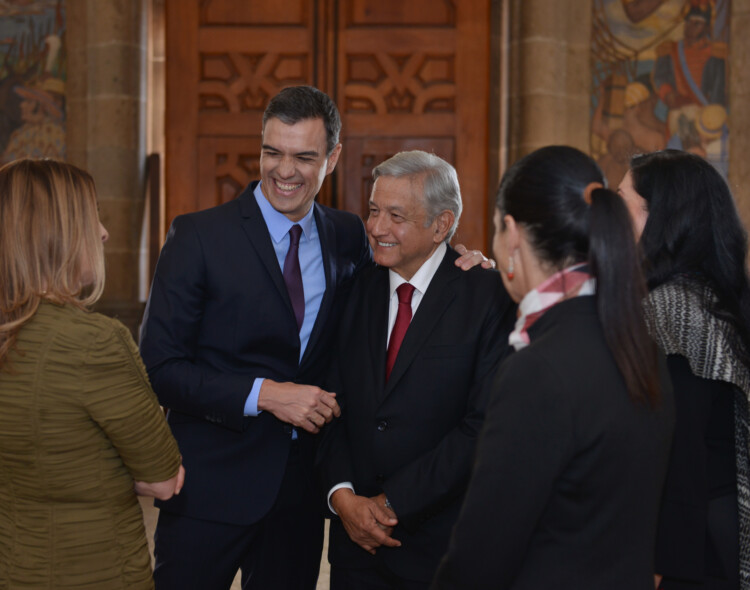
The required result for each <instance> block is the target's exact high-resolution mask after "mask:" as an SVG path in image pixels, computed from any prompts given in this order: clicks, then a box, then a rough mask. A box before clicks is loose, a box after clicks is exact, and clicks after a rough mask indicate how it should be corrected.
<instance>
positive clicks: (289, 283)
mask: <svg viewBox="0 0 750 590" xmlns="http://www.w3.org/2000/svg"><path fill="white" fill-rule="evenodd" d="M301 234H302V228H301V227H300V226H299V225H297V224H294V225H293V226H292V227H291V228H290V229H289V251H288V252H287V253H286V258H285V259H284V272H283V273H282V274H283V275H284V282H285V283H286V289H287V291H288V292H289V299H291V301H292V309H294V317H295V318H296V319H297V329H298V330H299V329H301V328H302V322H303V321H304V319H305V289H304V287H303V285H302V271H301V270H300V268H299V255H298V253H299V237H300V235H301Z"/></svg>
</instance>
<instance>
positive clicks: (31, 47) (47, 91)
mask: <svg viewBox="0 0 750 590" xmlns="http://www.w3.org/2000/svg"><path fill="white" fill-rule="evenodd" d="M65 33H66V26H65V1H64V0H0V163H5V162H9V161H11V160H15V159H18V158H23V157H33V158H39V157H47V158H55V159H65V126H64V121H65V79H66V73H67V72H66V70H67V55H66V51H65V41H64V39H65Z"/></svg>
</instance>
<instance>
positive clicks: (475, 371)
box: [317, 248, 515, 582]
mask: <svg viewBox="0 0 750 590" xmlns="http://www.w3.org/2000/svg"><path fill="white" fill-rule="evenodd" d="M457 257H458V255H457V254H456V252H455V251H454V250H452V249H450V248H449V249H448V251H447V252H446V255H445V257H444V259H443V261H442V262H441V264H440V266H439V267H438V270H437V272H436V273H435V276H434V277H433V278H432V281H431V282H430V286H429V287H428V289H427V292H426V293H425V294H424V297H423V299H422V301H421V303H420V305H419V307H418V308H417V312H416V314H415V315H414V317H413V319H412V321H411V324H410V325H409V329H408V330H407V332H406V336H405V337H404V340H403V343H402V345H401V348H400V350H399V353H398V357H397V358H396V362H395V365H394V367H393V371H392V372H391V376H390V379H389V380H388V381H387V382H386V380H385V364H386V362H385V359H386V339H387V336H388V334H387V331H388V305H389V280H388V270H387V269H386V268H383V267H373V268H372V269H369V270H367V271H365V272H364V273H362V274H361V275H360V277H358V279H357V281H356V282H355V286H354V287H353V290H352V294H351V296H350V298H349V302H348V305H347V308H346V311H345V312H344V315H343V317H342V320H341V325H340V329H339V337H338V341H337V354H336V356H335V358H334V362H333V368H332V374H331V380H330V387H331V390H332V391H336V394H337V396H338V397H337V399H338V400H339V403H340V404H341V408H342V410H341V411H342V415H341V418H339V419H338V420H334V421H333V422H332V423H331V424H329V425H328V426H327V427H326V432H325V433H324V437H323V441H322V443H321V446H320V448H319V449H318V458H317V461H318V469H319V475H320V476H321V478H322V483H323V486H324V488H325V489H326V490H329V489H330V488H331V487H332V486H334V485H336V484H338V483H341V482H345V481H350V482H352V483H353V484H354V490H355V492H356V493H357V494H359V495H362V496H375V495H377V494H379V493H381V492H385V494H386V496H387V497H388V499H389V501H390V502H391V504H392V505H393V508H394V510H395V511H396V515H397V516H398V519H399V524H398V525H397V526H396V528H395V530H394V533H393V536H394V537H395V538H397V539H399V540H400V541H401V542H402V546H401V547H398V548H395V549H391V548H386V547H381V548H379V549H378V550H377V556H375V557H374V556H372V555H370V554H369V553H367V552H366V551H365V550H364V549H362V548H361V547H359V546H358V545H356V544H355V543H354V542H352V541H351V540H350V539H349V537H348V535H347V534H346V531H345V530H344V528H343V525H342V524H341V521H339V520H338V519H336V518H335V519H333V520H332V521H331V529H330V540H329V559H330V561H331V564H333V565H334V566H341V567H345V568H346V567H350V568H367V567H375V565H376V563H377V560H379V559H382V560H384V561H385V562H386V563H387V565H388V567H389V568H390V570H391V571H392V572H394V573H395V574H397V575H398V576H401V577H403V578H406V579H411V580H422V581H425V582H426V581H429V580H430V579H431V578H432V576H433V574H434V573H435V570H436V568H437V565H438V563H439V560H440V557H441V556H442V555H443V553H444V552H445V551H446V549H447V547H448V539H449V536H450V531H451V527H452V526H453V523H454V522H455V520H456V518H457V516H458V511H459V507H460V506H461V500H462V498H463V494H464V491H465V489H466V486H467V484H468V482H469V476H470V473H471V466H472V458H473V456H474V450H475V445H476V440H477V436H478V433H479V429H480V427H481V425H482V422H483V419H484V411H485V407H486V405H487V394H488V391H489V389H488V387H487V386H488V385H489V383H490V381H491V379H492V377H493V376H494V374H495V369H496V367H497V365H498V362H499V361H500V359H501V358H502V357H503V355H504V353H505V352H506V351H507V349H508V334H509V331H510V329H511V327H512V325H513V323H514V320H515V313H514V312H515V306H514V305H513V304H512V302H511V301H510V298H509V297H508V295H507V293H506V292H505V289H504V288H503V285H502V281H501V279H500V275H499V274H498V272H497V271H489V270H483V269H480V268H473V269H471V270H470V271H468V272H464V271H463V270H461V269H459V268H458V267H456V266H455V264H454V262H455V260H456V258H457Z"/></svg>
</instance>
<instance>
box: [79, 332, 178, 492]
mask: <svg viewBox="0 0 750 590" xmlns="http://www.w3.org/2000/svg"><path fill="white" fill-rule="evenodd" d="M112 323H113V327H112V329H108V330H105V332H104V333H103V334H102V336H101V337H99V338H97V340H96V341H95V342H92V345H91V347H90V349H89V351H88V353H87V355H86V363H85V365H84V369H83V374H82V375H81V381H82V383H83V390H84V396H83V400H84V404H85V407H86V410H87V411H88V413H89V415H90V416H91V418H92V419H93V420H94V421H95V422H96V423H97V424H98V425H99V427H100V428H101V429H102V431H103V432H104V433H105V434H106V435H107V437H108V438H109V440H110V441H111V442H112V445H113V446H114V447H115V448H116V449H117V452H118V454H119V455H120V457H121V459H122V461H123V463H124V464H125V467H126V468H127V469H128V471H129V472H130V474H131V476H132V477H133V479H135V480H140V481H146V482H156V481H165V480H167V479H169V478H170V477H173V476H174V475H175V474H176V473H177V470H178V468H179V466H180V463H181V460H180V452H179V450H178V448H177V443H176V442H175V440H174V438H173V437H172V433H171V432H170V430H169V426H167V421H166V420H165V419H164V414H163V412H162V411H161V409H160V408H159V403H158V402H157V400H156V396H155V395H154V393H153V391H152V390H151V387H150V385H149V382H148V377H147V376H146V370H145V368H144V367H143V363H142V362H141V359H140V357H139V356H138V349H137V348H136V345H135V342H133V338H132V337H131V336H130V334H129V333H128V331H127V329H126V328H125V326H123V325H122V324H118V323H115V322H114V320H112Z"/></svg>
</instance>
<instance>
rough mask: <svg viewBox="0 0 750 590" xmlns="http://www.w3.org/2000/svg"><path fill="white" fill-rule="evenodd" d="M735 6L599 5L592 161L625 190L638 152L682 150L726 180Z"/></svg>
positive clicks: (707, 2) (725, 1) (665, 0)
mask: <svg viewBox="0 0 750 590" xmlns="http://www.w3.org/2000/svg"><path fill="white" fill-rule="evenodd" d="M730 4H731V0H594V8H593V10H594V19H593V22H594V24H593V33H592V62H593V63H592V71H593V91H592V124H591V129H592V136H591V151H592V155H593V156H594V157H595V158H596V159H597V161H598V162H599V164H600V165H601V167H602V169H603V171H604V173H605V175H606V176H607V180H608V182H609V186H610V187H613V188H615V187H617V185H618V184H619V182H620V180H621V179H622V177H623V176H624V174H625V171H626V170H627V168H628V161H629V160H630V157H631V156H632V155H634V154H636V153H642V152H648V151H654V150H660V149H664V148H676V149H682V150H686V151H690V152H694V153H696V154H699V155H701V156H703V157H705V158H706V159H708V160H709V161H710V162H711V163H712V164H713V165H714V166H715V167H716V168H717V169H718V170H719V171H720V172H721V173H722V174H723V175H724V176H725V177H726V175H727V171H728V163H729V153H728V149H727V146H728V138H729V105H728V102H727V100H728V90H727V84H728V79H729V75H728V62H729V60H728V57H729V56H728V53H729V12H730Z"/></svg>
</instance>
